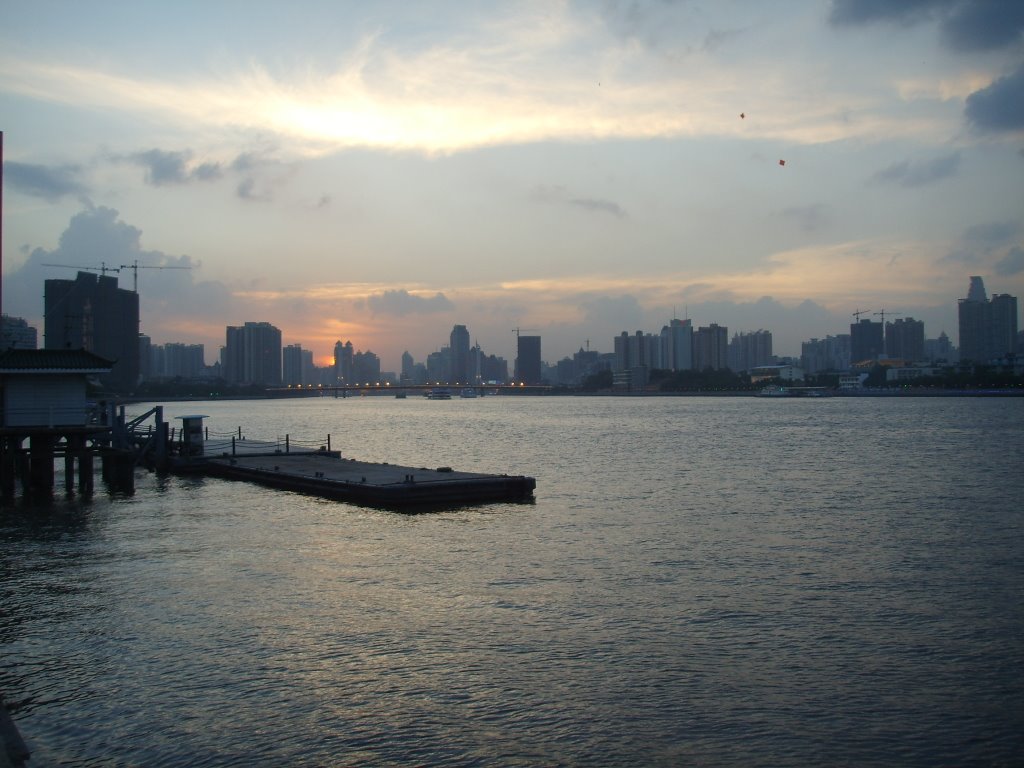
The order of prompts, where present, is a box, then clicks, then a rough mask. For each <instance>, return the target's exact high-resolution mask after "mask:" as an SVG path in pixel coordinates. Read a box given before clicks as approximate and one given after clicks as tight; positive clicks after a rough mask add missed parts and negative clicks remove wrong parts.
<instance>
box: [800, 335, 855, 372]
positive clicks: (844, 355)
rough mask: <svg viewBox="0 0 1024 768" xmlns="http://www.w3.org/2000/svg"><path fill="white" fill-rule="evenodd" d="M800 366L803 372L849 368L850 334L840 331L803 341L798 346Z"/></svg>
mask: <svg viewBox="0 0 1024 768" xmlns="http://www.w3.org/2000/svg"><path fill="white" fill-rule="evenodd" d="M800 367H801V368H802V369H803V371H804V373H805V374H808V375H813V374H816V373H821V372H822V371H845V370H849V368H850V335H849V334H848V333H840V334H837V335H836V336H826V337H825V338H824V339H811V340H810V341H805V342H804V343H803V344H802V345H801V347H800Z"/></svg>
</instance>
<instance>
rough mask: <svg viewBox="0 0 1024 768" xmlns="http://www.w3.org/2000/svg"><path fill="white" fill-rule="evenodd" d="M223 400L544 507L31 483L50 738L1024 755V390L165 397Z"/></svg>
mask: <svg viewBox="0 0 1024 768" xmlns="http://www.w3.org/2000/svg"><path fill="white" fill-rule="evenodd" d="M135 410H136V411H137V412H138V413H141V412H142V411H144V410H145V407H143V406H139V407H137V408H136V409H135ZM194 413H201V414H205V415H207V416H208V417H209V418H208V419H207V424H208V426H209V428H210V431H211V433H212V435H211V436H213V435H217V434H225V435H226V434H229V433H231V432H236V431H237V429H238V428H239V427H241V429H242V432H243V433H245V436H246V437H253V438H257V437H260V438H270V439H275V438H280V439H282V440H283V439H284V436H285V435H287V436H288V439H289V441H290V442H293V443H301V442H303V441H306V442H312V443H314V444H322V443H324V442H325V441H326V436H327V435H328V434H329V435H330V439H331V444H332V447H333V448H335V449H340V450H341V451H342V452H343V454H345V455H347V456H350V457H353V458H359V459H365V460H370V461H388V462H392V463H400V464H408V465H411V466H417V467H419V466H426V467H436V466H443V465H448V466H452V467H454V468H456V469H461V470H471V471H484V472H508V473H512V474H528V475H532V476H534V477H536V478H537V491H536V499H535V503H533V504H492V505H487V506H481V507H473V508H465V509H456V510H448V511H441V512H436V513H431V514H421V515H403V514H398V513H395V512H386V511H381V510H376V509H371V508H364V507H359V506H354V505H348V504H343V503H337V502H331V501H326V500H321V499H317V498H312V497H306V496H301V495H295V494H291V493H287V492H282V491H277V490H271V489H266V488H261V487H257V486H252V485H249V484H246V483H240V482H230V481H221V480H213V479H202V478H182V477H158V476H156V475H153V474H148V473H146V472H144V471H142V470H140V471H139V473H138V476H137V487H136V492H135V493H134V495H132V496H112V495H110V494H108V493H107V492H106V491H105V490H104V489H103V486H102V484H99V483H98V485H97V492H96V493H95V494H94V496H93V497H92V499H90V500H83V499H80V498H78V499H71V500H68V499H65V498H63V496H60V497H58V498H57V499H56V500H55V501H54V502H53V503H52V504H49V505H46V506H41V507H26V506H24V505H22V504H17V505H15V506H14V507H12V508H8V509H5V510H3V512H2V513H0V692H2V693H3V695H4V697H5V698H6V699H7V701H8V704H9V705H10V706H11V707H12V709H13V712H14V717H15V720H16V722H17V724H18V727H19V729H20V730H21V733H22V735H23V737H24V738H25V739H26V741H27V742H28V743H29V746H30V747H31V748H32V749H33V751H34V755H33V759H32V762H31V763H30V764H31V765H37V766H48V765H75V766H226V765H237V766H252V765H275V766H285V765H287V766H330V765H384V766H387V765H395V766H399V765H401V766H405V765H458V766H472V765H478V766H484V765H487V766H490V765H529V766H533V765H599V766H614V765H644V766H659V765H664V766H670V765H693V764H699V765H724V766H734V765H743V766H754V765H764V766H786V765H793V766H802V765H809V764H820V765H851V766H871V765H879V766H881V765H901V766H935V765H958V766H964V765H995V766H1003V765H1020V764H1021V763H1022V762H1024V703H1022V702H1024V530H1022V528H1024V511H1022V510H1024V502H1022V496H1024V494H1022V491H1024V399H1021V398H1013V399H996V398H927V399H897V398H849V399H848V398H828V399H820V400H800V399H798V400H762V399H756V398H711V397H680V398H585V397H562V398H556V397H485V398H481V399H476V400H460V399H457V398H456V399H454V400H451V401H427V400H425V399H423V398H419V397H413V396H410V397H409V399H407V400H399V399H395V398H387V397H366V398H350V399H341V400H335V399H319V398H318V399H310V400H286V401H248V402H245V401H236V402H204V403H187V404H171V405H169V406H167V408H166V415H167V416H168V417H171V418H172V419H173V417H175V416H180V415H186V414H194ZM59 487H62V486H59Z"/></svg>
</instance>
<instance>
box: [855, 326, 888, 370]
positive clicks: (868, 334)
mask: <svg viewBox="0 0 1024 768" xmlns="http://www.w3.org/2000/svg"><path fill="white" fill-rule="evenodd" d="M884 352H885V342H884V339H883V331H882V324H881V323H876V322H874V321H872V320H868V319H867V318H865V319H863V320H861V321H859V322H856V323H853V324H852V325H850V362H851V363H852V364H853V365H856V364H857V363H863V362H866V361H868V360H878V358H879V356H880V355H882V354H883V353H884Z"/></svg>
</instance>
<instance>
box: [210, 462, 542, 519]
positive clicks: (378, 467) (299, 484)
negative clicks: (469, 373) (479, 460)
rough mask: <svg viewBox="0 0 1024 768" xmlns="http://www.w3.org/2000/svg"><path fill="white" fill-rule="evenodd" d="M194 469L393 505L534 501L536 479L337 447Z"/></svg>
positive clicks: (215, 474) (282, 487) (281, 486)
mask: <svg viewBox="0 0 1024 768" xmlns="http://www.w3.org/2000/svg"><path fill="white" fill-rule="evenodd" d="M191 470H192V471H197V472H200V473H202V474H206V475H211V476H214V477H222V478H229V479H234V480H248V481H250V482H255V483H259V484H261V485H267V486H271V487H274V488H281V489H285V490H291V491H297V492H300V493H308V494H313V495H317V496H323V497H327V498H332V499H338V500H341V501H351V502H355V503H359V504H368V505H370V506H378V507H385V508H388V509H416V508H427V507H448V506H464V505H471V504H481V503H486V502H495V501H529V500H531V499H532V498H533V490H534V488H535V487H536V481H535V480H534V478H532V477H525V476H523V475H491V474H480V473H475V472H457V471H454V470H452V469H450V468H448V467H439V468H436V469H427V468H425V467H403V466H399V465H396V464H376V463H371V462H365V461H356V460H354V459H345V458H341V457H340V456H339V455H338V453H336V452H334V451H326V450H322V451H313V452H302V453H273V454H259V455H255V454H250V455H234V456H228V455H221V456H209V455H208V456H204V457H202V459H201V460H200V461H198V462H196V463H195V464H194V465H192V467H191Z"/></svg>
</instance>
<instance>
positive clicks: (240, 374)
mask: <svg viewBox="0 0 1024 768" xmlns="http://www.w3.org/2000/svg"><path fill="white" fill-rule="evenodd" d="M224 379H225V380H226V381H227V382H228V383H229V384H257V385H261V386H268V387H276V386H280V384H281V330H280V329H279V328H276V327H274V326H273V325H271V324H270V323H267V322H259V323H245V324H244V325H240V326H231V325H229V326H228V328H227V345H226V346H225V348H224Z"/></svg>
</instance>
